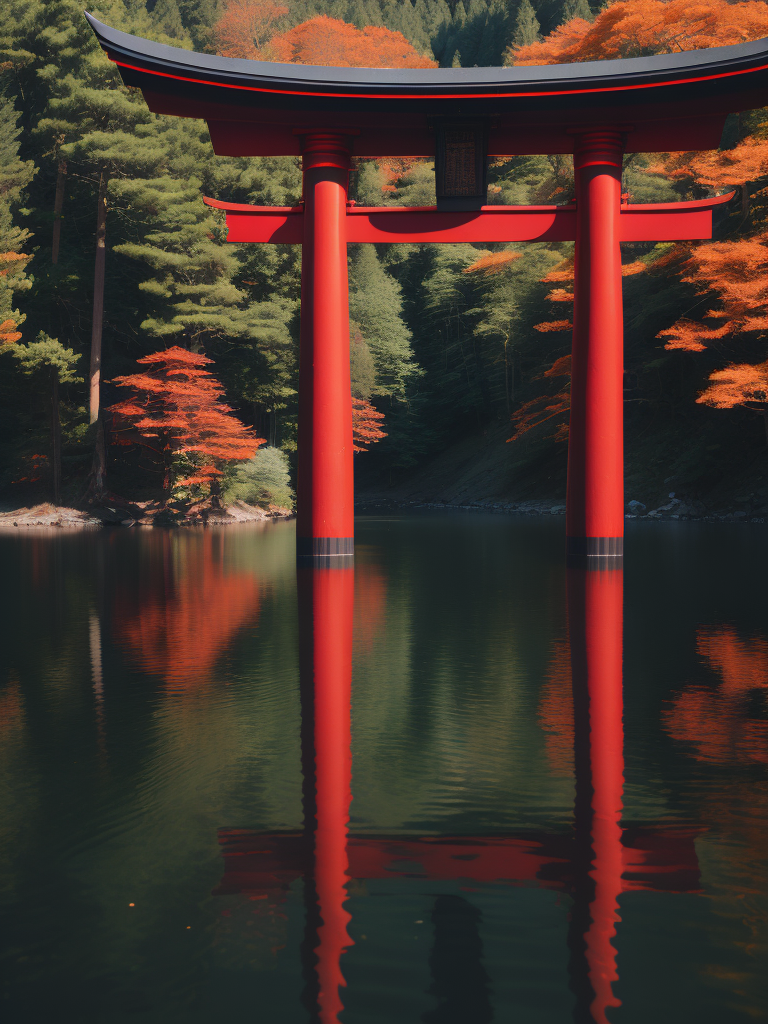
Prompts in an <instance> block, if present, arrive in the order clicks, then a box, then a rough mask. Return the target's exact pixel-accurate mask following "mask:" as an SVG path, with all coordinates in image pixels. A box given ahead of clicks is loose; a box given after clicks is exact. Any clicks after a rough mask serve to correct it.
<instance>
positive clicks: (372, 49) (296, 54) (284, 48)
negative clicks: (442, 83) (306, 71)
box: [270, 14, 437, 68]
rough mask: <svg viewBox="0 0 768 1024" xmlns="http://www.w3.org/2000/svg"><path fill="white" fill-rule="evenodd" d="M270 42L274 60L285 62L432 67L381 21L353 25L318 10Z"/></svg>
mask: <svg viewBox="0 0 768 1024" xmlns="http://www.w3.org/2000/svg"><path fill="white" fill-rule="evenodd" d="M270 46H271V47H272V49H273V51H274V53H275V60H279V61H284V62H285V63H288V64H322V65H334V64H335V65H340V66H342V67H351V68H435V67H437V62H436V61H434V60H432V58H431V57H425V56H424V55H423V54H420V53H419V52H418V51H417V50H416V49H415V48H414V47H413V46H412V45H411V44H410V43H409V42H408V40H407V39H406V38H405V36H404V35H403V34H402V32H393V31H392V30H391V29H388V28H383V27H382V26H381V25H366V26H365V28H355V26H354V25H348V24H347V23H346V22H344V21H339V20H338V19H337V18H329V17H328V16H327V15H325V14H321V15H320V16H319V17H317V18H311V19H310V20H309V21H305V22H302V24H301V25H296V27H295V28H292V29H290V30H289V31H288V32H284V33H282V34H281V35H276V36H274V37H273V39H272V40H271V43H270Z"/></svg>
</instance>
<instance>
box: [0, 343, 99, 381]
mask: <svg viewBox="0 0 768 1024" xmlns="http://www.w3.org/2000/svg"><path fill="white" fill-rule="evenodd" d="M9 351H10V354H11V355H12V356H13V358H14V359H16V360H18V362H19V365H20V366H21V368H22V372H23V373H25V374H26V375H27V376H37V375H40V374H45V375H46V376H47V377H48V378H50V377H56V379H57V380H58V382H59V383H60V384H82V382H83V378H82V377H78V376H76V374H75V366H76V364H77V363H78V362H79V361H80V356H79V354H78V353H77V352H74V351H73V350H72V349H71V348H66V347H65V346H64V345H62V344H61V342H60V341H58V339H57V338H49V337H48V335H47V334H44V333H43V332H42V331H40V333H39V334H38V336H37V338H36V339H35V340H34V341H29V342H27V343H26V344H23V343H22V342H18V343H17V344H15V345H13V346H9Z"/></svg>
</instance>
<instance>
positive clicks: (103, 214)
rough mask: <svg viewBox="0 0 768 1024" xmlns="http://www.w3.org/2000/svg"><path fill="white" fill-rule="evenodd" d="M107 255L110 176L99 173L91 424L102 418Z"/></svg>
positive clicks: (94, 280) (94, 281)
mask: <svg viewBox="0 0 768 1024" xmlns="http://www.w3.org/2000/svg"><path fill="white" fill-rule="evenodd" d="M106 255H107V175H106V173H105V172H102V174H101V175H100V176H99V198H98V203H97V208H96V262H95V265H94V269H93V322H92V326H91V376H90V416H91V423H95V422H96V421H97V420H98V418H99V403H100V394H101V331H102V326H103V323H104V269H105V264H106Z"/></svg>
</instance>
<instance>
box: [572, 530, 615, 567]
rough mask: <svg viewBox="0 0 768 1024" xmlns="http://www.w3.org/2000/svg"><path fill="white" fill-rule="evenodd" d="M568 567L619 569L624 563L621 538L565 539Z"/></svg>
mask: <svg viewBox="0 0 768 1024" xmlns="http://www.w3.org/2000/svg"><path fill="white" fill-rule="evenodd" d="M565 554H566V560H567V562H568V565H575V566H581V567H582V568H587V569H620V568H621V567H622V565H623V563H624V538H623V537H566V538H565Z"/></svg>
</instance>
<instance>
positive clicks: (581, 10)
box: [562, 0, 595, 24]
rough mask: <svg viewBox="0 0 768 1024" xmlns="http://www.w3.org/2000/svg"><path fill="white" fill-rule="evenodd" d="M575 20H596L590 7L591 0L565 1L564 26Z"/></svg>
mask: <svg viewBox="0 0 768 1024" xmlns="http://www.w3.org/2000/svg"><path fill="white" fill-rule="evenodd" d="M573 18H583V19H584V21H594V20H595V16H594V14H593V13H592V9H591V7H590V6H589V0H565V3H564V4H563V17H562V24H565V23H566V22H567V21H571V20H572V19H573Z"/></svg>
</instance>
